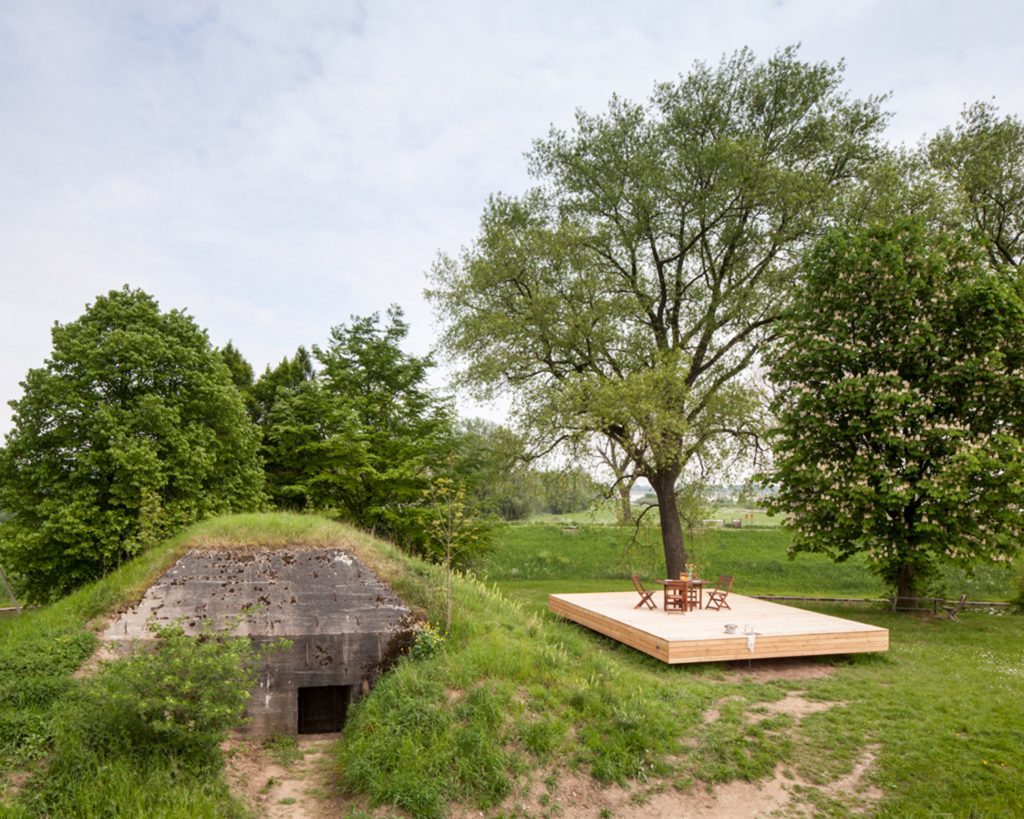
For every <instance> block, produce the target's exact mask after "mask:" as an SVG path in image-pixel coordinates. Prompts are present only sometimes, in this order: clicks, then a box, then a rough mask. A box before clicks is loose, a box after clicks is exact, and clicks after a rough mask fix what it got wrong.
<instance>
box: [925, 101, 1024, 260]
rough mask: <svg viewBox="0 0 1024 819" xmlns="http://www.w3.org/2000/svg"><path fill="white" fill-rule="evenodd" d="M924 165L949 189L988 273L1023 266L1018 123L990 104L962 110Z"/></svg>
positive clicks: (1023, 177) (1023, 163)
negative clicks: (981, 251)
mask: <svg viewBox="0 0 1024 819" xmlns="http://www.w3.org/2000/svg"><path fill="white" fill-rule="evenodd" d="M928 159H929V160H930V162H931V165H932V167H933V168H935V169H936V170H937V171H938V172H939V173H940V174H942V176H943V177H944V178H945V179H946V180H947V181H948V182H949V183H950V187H951V188H952V193H953V195H954V197H956V199H957V200H958V201H959V202H960V204H961V205H962V207H963V210H964V214H965V216H964V222H965V223H966V224H967V225H968V226H969V227H970V228H971V230H972V231H973V232H974V234H975V236H976V237H977V238H978V239H979V240H980V241H981V242H982V243H983V245H984V248H985V251H986V254H987V256H988V259H989V263H990V264H991V265H992V266H993V267H1000V266H1004V265H1008V266H1010V267H1012V268H1014V269H1016V270H1020V269H1021V266H1022V265H1024V121H1022V120H1021V119H1020V117H1015V116H1005V117H1000V116H999V111H998V109H997V108H996V107H995V106H994V105H992V104H991V103H986V102H977V103H975V104H974V105H971V106H969V107H967V108H966V109H964V112H963V115H962V117H961V120H960V123H959V124H958V125H957V126H956V127H955V128H946V129H944V130H943V131H940V132H939V134H938V135H936V137H935V138H934V139H933V140H932V141H931V143H930V144H929V145H928Z"/></svg>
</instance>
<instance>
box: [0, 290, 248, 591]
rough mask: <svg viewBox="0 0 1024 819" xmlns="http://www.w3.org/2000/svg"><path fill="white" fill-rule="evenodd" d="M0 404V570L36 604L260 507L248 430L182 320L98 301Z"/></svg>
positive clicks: (209, 354) (58, 329)
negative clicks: (217, 517) (5, 429)
mask: <svg viewBox="0 0 1024 819" xmlns="http://www.w3.org/2000/svg"><path fill="white" fill-rule="evenodd" d="M52 337H53V351H52V352H51V354H50V357H49V358H48V359H47V360H46V362H45V363H44V365H43V366H42V367H39V368H37V369H33V370H30V371H29V373H28V375H27V376H26V377H25V380H24V381H23V382H22V388H23V390H24V395H23V396H22V397H21V398H20V399H18V400H16V401H12V402H11V406H12V407H13V409H14V428H13V429H12V430H11V432H10V433H8V435H7V439H6V447H5V448H4V449H3V450H2V451H0V506H3V508H4V509H6V510H7V511H8V512H9V513H11V515H12V517H11V518H10V519H9V520H7V521H6V522H5V523H4V524H3V525H2V529H0V542H2V554H0V560H2V562H3V564H4V566H5V567H6V568H8V569H9V570H11V571H12V572H13V573H14V574H15V575H16V576H17V578H18V581H19V583H20V584H21V585H22V587H23V588H24V590H25V592H26V593H27V594H28V596H29V597H30V598H32V599H35V600H45V599H47V598H50V597H53V596H55V595H58V594H62V593H64V592H67V591H68V590H69V589H71V588H74V587H75V586H77V585H79V584H81V583H84V582H86V581H87V580H91V579H93V578H95V577H97V576H99V575H100V574H102V573H104V572H106V571H107V570H109V569H111V568H113V567H114V566H116V565H118V564H119V563H120V562H121V561H123V560H125V559H127V558H129V557H131V556H132V555H134V554H135V553H137V552H138V551H139V550H140V549H142V548H143V547H144V546H145V545H147V544H148V543H150V542H152V541H154V540H155V539H157V538H159V537H161V536H163V535H164V534H166V533H167V532H169V531H171V530H172V529H174V528H176V527H178V526H182V525H184V524H187V523H189V522H191V521H194V520H196V519H198V518H200V517H203V516H205V515H209V514H214V513H219V512H225V511H230V510H240V509H251V508H254V507H256V506H258V505H259V503H260V502H261V499H262V487H263V472H262V469H261V468H260V462H259V458H258V455H257V447H258V444H259V440H258V435H257V432H256V430H255V428H254V427H253V426H252V425H251V424H250V423H249V419H248V417H247V416H246V413H245V408H244V406H243V404H242V399H241V397H240V395H239V393H238V390H237V389H236V388H235V386H234V384H233V383H232V381H231V375H230V373H229V372H228V369H227V367H226V366H225V364H224V362H223V360H222V359H221V357H220V356H219V355H218V354H217V353H216V351H214V350H213V349H212V348H211V346H210V342H209V340H208V339H207V337H206V334H205V333H204V332H203V331H202V330H200V329H199V328H198V327H197V326H196V324H195V322H194V321H193V320H192V319H191V318H190V317H189V316H188V315H187V314H186V313H184V312H181V311H178V310H172V311H170V312H169V313H162V312H160V309H159V307H158V305H157V303H156V301H155V300H154V299H153V298H152V297H151V296H148V295H147V294H145V293H143V292H142V291H140V290H130V289H128V288H127V287H126V288H124V289H122V290H114V291H111V292H110V293H108V294H107V295H106V296H100V297H99V298H97V299H96V301H95V302H94V303H93V304H91V305H89V306H88V307H87V308H86V311H85V313H84V314H83V315H82V316H81V317H80V318H79V319H77V320H76V321H73V322H71V323H69V324H64V325H60V324H56V325H54V327H53V331H52Z"/></svg>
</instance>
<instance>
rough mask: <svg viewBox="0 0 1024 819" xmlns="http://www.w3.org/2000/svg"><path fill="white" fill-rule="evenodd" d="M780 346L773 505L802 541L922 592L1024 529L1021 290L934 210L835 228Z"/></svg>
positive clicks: (907, 591)
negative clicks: (927, 216) (931, 223)
mask: <svg viewBox="0 0 1024 819" xmlns="http://www.w3.org/2000/svg"><path fill="white" fill-rule="evenodd" d="M806 276H807V277H806V282H805V284H804V287H803V288H802V290H801V292H800V293H799V296H798V298H797V300H796V302H795V305H794V307H793V309H792V311H791V312H790V313H789V315H788V316H787V318H786V319H785V321H784V322H783V323H782V324H781V327H780V329H781V339H780V345H779V347H778V349H777V350H776V351H775V352H774V353H773V355H771V356H770V357H769V363H770V367H771V378H772V380H773V381H774V382H775V383H776V388H777V396H778V398H777V401H776V406H775V409H776V413H777V417H778V430H777V432H776V435H775V437H774V439H773V448H774V452H775V459H776V464H775V468H774V474H772V475H771V476H770V480H771V481H772V482H774V483H777V484H778V487H779V491H778V494H777V495H776V496H775V498H774V501H773V504H772V505H773V506H774V507H775V508H776V509H778V510H781V511H783V512H785V513H787V514H788V515H789V516H790V517H791V519H792V522H793V525H794V527H795V528H796V530H797V533H798V534H797V537H796V540H795V542H794V546H793V549H794V550H795V551H815V552H824V553H826V554H828V555H830V556H831V557H833V558H834V559H836V560H845V559H847V558H849V557H851V556H853V555H856V554H861V553H863V554H865V555H866V556H867V559H868V563H869V565H870V566H871V567H872V568H873V569H874V570H875V571H876V572H877V573H878V574H879V575H880V576H881V577H882V578H883V579H884V580H885V581H886V582H887V583H889V584H891V585H892V586H893V587H894V588H895V589H896V591H897V594H898V595H899V596H900V597H914V596H916V595H917V594H918V593H919V592H920V591H922V589H923V587H924V585H925V584H927V582H928V581H929V579H931V578H932V577H933V576H934V574H935V572H936V570H937V569H938V567H940V566H941V565H942V564H944V563H953V564H959V565H964V566H969V565H972V564H973V563H975V562H977V561H982V560H988V561H994V562H997V563H1005V562H1006V561H1007V560H1009V559H1010V557H1011V556H1012V555H1013V554H1014V553H1015V552H1016V551H1017V550H1018V549H1019V543H1020V539H1021V537H1022V536H1024V444H1022V440H1021V435H1022V434H1024V302H1022V300H1021V295H1020V292H1019V290H1018V289H1017V286H1016V285H1015V284H1014V283H1013V282H1012V281H1009V280H1008V277H1001V276H998V275H994V274H993V273H992V272H990V271H989V270H988V269H987V265H986V264H985V262H984V254H983V251H982V250H980V249H979V250H975V249H974V245H973V244H972V243H971V242H969V241H968V240H967V239H966V238H961V239H960V240H959V241H957V238H956V237H955V235H953V236H952V237H951V236H950V234H948V233H944V234H937V233H935V232H934V231H929V230H928V229H927V228H926V226H925V223H924V220H923V219H920V218H918V219H903V220H899V221H896V222H893V223H890V224H885V225H880V226H877V227H873V228H870V229H860V230H855V231H851V232H845V231H841V230H837V231H835V232H833V233H832V234H830V235H829V236H828V237H827V238H826V239H825V240H824V241H823V242H822V243H821V244H820V246H819V247H817V248H816V250H815V252H814V253H813V254H812V255H811V257H810V260H809V263H808V265H807V274H806Z"/></svg>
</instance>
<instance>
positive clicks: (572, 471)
mask: <svg viewBox="0 0 1024 819" xmlns="http://www.w3.org/2000/svg"><path fill="white" fill-rule="evenodd" d="M537 477H538V478H539V479H540V485H541V490H542V492H543V499H544V500H543V503H544V507H543V508H544V511H545V512H548V513H550V514H552V515H564V514H567V513H569V512H582V511H584V510H585V509H588V508H590V507H591V506H593V505H594V503H595V502H596V501H598V500H600V499H601V498H603V497H604V496H605V491H604V487H602V486H601V485H600V484H599V483H598V482H597V481H595V480H594V479H593V477H591V475H590V473H589V472H587V471H586V470H585V469H581V468H580V467H569V468H566V469H557V470H556V469H545V470H541V471H539V472H538V473H537Z"/></svg>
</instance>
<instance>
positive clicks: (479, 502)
mask: <svg viewBox="0 0 1024 819" xmlns="http://www.w3.org/2000/svg"><path fill="white" fill-rule="evenodd" d="M452 454H453V456H454V459H455V470H454V471H455V472H456V474H457V475H458V476H459V480H460V481H462V482H463V483H464V484H465V486H466V496H467V500H468V503H469V504H470V505H471V506H473V508H474V509H476V510H477V511H479V512H480V513H481V514H483V515H491V516H495V517H500V518H503V519H504V520H522V519H524V518H526V517H529V516H530V514H532V513H533V512H535V511H537V503H538V487H537V480H536V475H535V473H534V472H533V470H531V469H530V468H529V466H528V465H527V464H526V445H525V442H524V441H523V440H522V438H521V437H520V436H518V435H516V434H515V433H514V432H512V431H511V430H510V429H508V428H507V427H503V426H501V425H500V424H495V423H492V422H490V421H486V420H484V419H482V418H470V419H460V420H459V421H458V422H457V423H456V425H455V429H454V431H453V435H452Z"/></svg>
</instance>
